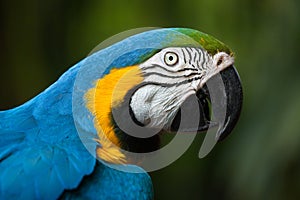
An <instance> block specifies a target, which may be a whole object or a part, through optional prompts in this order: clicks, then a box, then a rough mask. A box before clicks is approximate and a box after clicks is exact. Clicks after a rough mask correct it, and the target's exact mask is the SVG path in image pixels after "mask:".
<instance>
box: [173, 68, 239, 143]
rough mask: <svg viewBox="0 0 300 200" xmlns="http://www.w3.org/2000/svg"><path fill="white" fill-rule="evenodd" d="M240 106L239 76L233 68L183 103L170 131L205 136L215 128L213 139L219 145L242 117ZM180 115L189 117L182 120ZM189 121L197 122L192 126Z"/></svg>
mask: <svg viewBox="0 0 300 200" xmlns="http://www.w3.org/2000/svg"><path fill="white" fill-rule="evenodd" d="M242 102H243V91H242V84H241V81H240V77H239V74H238V73H237V71H236V69H235V67H234V66H233V65H232V66H229V67H227V68H226V69H224V70H223V71H221V72H220V73H218V74H216V75H214V76H213V77H211V78H210V79H209V80H208V81H207V82H206V83H205V85H204V86H203V87H202V88H201V89H199V90H198V91H197V93H196V94H194V95H191V96H189V97H188V98H187V99H186V101H185V102H184V103H183V104H182V106H181V108H180V109H179V111H178V112H177V114H176V116H175V118H174V120H173V122H172V124H171V127H170V131H171V132H178V133H188V132H204V131H207V130H208V129H210V128H213V127H218V131H217V134H216V139H217V140H218V141H221V140H223V139H224V138H225V137H226V136H228V135H229V134H230V133H231V132H232V130H233V128H234V127H235V125H236V123H237V121H238V119H239V116H240V113H241V109H242ZM195 106H197V107H198V109H199V112H197V109H196V108H195ZM183 109H184V110H183ZM183 111H184V113H188V114H185V115H187V116H186V117H182V116H183ZM191 119H199V120H198V123H195V122H193V120H191ZM195 124H197V125H195Z"/></svg>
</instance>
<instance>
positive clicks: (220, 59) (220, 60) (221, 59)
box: [217, 56, 223, 66]
mask: <svg viewBox="0 0 300 200" xmlns="http://www.w3.org/2000/svg"><path fill="white" fill-rule="evenodd" d="M222 62H223V56H222V57H220V58H219V60H218V62H217V66H219V65H221V64H222Z"/></svg>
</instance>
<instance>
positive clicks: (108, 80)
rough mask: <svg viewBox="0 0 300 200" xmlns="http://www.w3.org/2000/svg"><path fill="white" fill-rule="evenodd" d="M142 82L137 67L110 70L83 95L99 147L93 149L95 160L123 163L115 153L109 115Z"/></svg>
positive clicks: (122, 157) (112, 129)
mask: <svg viewBox="0 0 300 200" xmlns="http://www.w3.org/2000/svg"><path fill="white" fill-rule="evenodd" d="M142 81H143V77H142V74H141V71H140V68H139V67H138V66H128V67H125V68H121V69H112V70H111V71H110V73H109V74H107V75H105V76H104V77H102V78H101V79H98V80H97V81H96V82H95V87H94V88H91V89H90V90H88V92H87V93H86V95H85V98H86V102H87V108H88V109H89V111H90V112H91V113H93V115H94V116H95V119H94V126H95V128H96V130H97V133H98V140H97V142H99V144H100V145H101V146H100V147H98V148H97V156H98V157H100V158H101V159H102V160H105V161H107V162H111V163H126V158H125V155H124V154H123V153H122V152H121V151H120V149H119V146H120V141H119V139H118V138H117V136H116V134H115V131H114V128H113V124H112V122H111V116H110V114H111V110H112V108H113V107H115V106H117V105H119V104H120V103H122V102H123V99H124V97H125V95H126V93H127V92H128V91H129V90H130V89H132V88H133V87H135V86H136V85H138V84H139V83H141V82H142Z"/></svg>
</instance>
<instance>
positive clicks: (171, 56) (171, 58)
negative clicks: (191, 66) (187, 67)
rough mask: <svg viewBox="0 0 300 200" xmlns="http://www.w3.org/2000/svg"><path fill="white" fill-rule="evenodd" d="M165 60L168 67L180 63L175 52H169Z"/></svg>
mask: <svg viewBox="0 0 300 200" xmlns="http://www.w3.org/2000/svg"><path fill="white" fill-rule="evenodd" d="M164 60H165V63H166V64H167V65H168V66H174V65H175V64H177V62H178V55H177V54H176V53H173V52H167V53H166V54H165V58H164Z"/></svg>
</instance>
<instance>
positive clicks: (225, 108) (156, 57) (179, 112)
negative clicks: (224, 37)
mask: <svg viewBox="0 0 300 200" xmlns="http://www.w3.org/2000/svg"><path fill="white" fill-rule="evenodd" d="M97 54H98V55H97ZM103 55H105V56H106V57H113V59H111V62H110V63H109V64H103V65H104V66H105V70H102V71H103V73H102V74H101V76H99V75H98V76H97V77H96V78H93V85H92V87H91V88H89V89H88V91H87V92H86V93H85V102H86V107H87V109H88V110H89V112H90V113H92V115H93V117H94V121H93V124H94V127H95V129H96V130H97V135H98V138H97V141H98V143H99V147H98V149H97V155H98V157H100V158H101V159H102V160H105V161H107V162H110V163H126V162H127V158H126V156H125V155H123V154H122V153H121V152H120V151H119V148H121V149H125V150H128V151H132V152H151V151H154V150H156V149H158V148H159V146H160V142H159V141H160V139H159V138H160V135H162V134H164V133H166V132H173V133H174V132H177V133H178V134H186V133H188V132H203V131H207V130H208V129H209V128H211V127H218V131H217V134H216V137H215V138H216V140H217V141H220V140H222V139H224V138H225V137H226V136H227V135H228V134H229V133H231V131H232V129H233V128H234V127H235V125H236V123H237V121H238V118H239V115H240V112H241V107H242V98H243V95H242V86H241V82H240V78H239V75H238V73H237V71H236V69H235V67H234V54H233V52H232V51H231V50H230V49H229V48H228V47H227V46H226V45H225V44H223V43H222V42H220V41H218V40H217V39H215V38H214V37H212V36H210V35H207V34H204V33H202V32H199V31H196V30H193V29H186V28H168V29H157V30H151V31H147V32H143V33H140V34H136V35H133V36H131V37H129V38H126V39H124V40H122V41H120V42H118V43H116V44H114V45H112V46H110V47H108V48H106V49H103V50H101V51H99V52H96V53H95V54H93V55H92V56H91V57H94V59H96V57H100V56H102V57H103ZM98 66H99V64H98ZM101 67H102V68H103V66H102V65H101Z"/></svg>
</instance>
